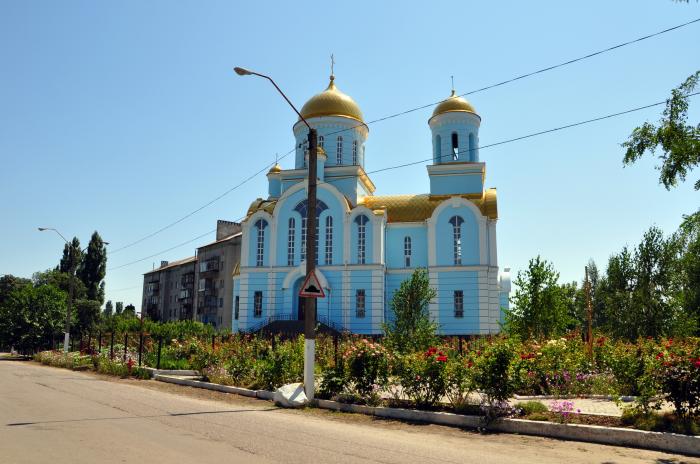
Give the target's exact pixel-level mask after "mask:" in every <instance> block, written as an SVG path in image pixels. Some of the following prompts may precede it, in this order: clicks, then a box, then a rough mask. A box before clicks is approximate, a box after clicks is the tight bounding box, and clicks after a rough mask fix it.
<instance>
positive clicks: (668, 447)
mask: <svg viewBox="0 0 700 464" xmlns="http://www.w3.org/2000/svg"><path fill="white" fill-rule="evenodd" d="M154 379H155V380H159V381H161V382H168V383H174V384H178V385H187V386H190V387H195V388H204V389H208V390H214V391H220V392H224V393H235V394H237V395H242V396H247V397H251V398H261V399H265V400H272V399H273V396H274V393H273V392H270V391H265V390H248V389H247V388H240V387H230V386H227V385H219V384H214V383H209V382H202V381H199V380H191V379H183V378H180V377H173V376H168V375H160V374H159V375H156V376H155V377H154ZM314 404H315V405H316V406H317V407H319V408H321V409H330V410H333V411H342V412H352V413H357V414H366V415H370V416H378V417H385V418H388V419H397V420H407V421H414V422H426V423H430V424H439V425H449V426H456V427H466V428H482V427H483V428H486V429H488V430H492V431H496V432H504V433H517V434H522V435H534V436H538V437H549V438H558V439H561V440H572V441H583V442H589V443H599V444H604V445H613V446H629V447H633V448H643V449H651V450H656V451H665V452H668V453H680V454H685V455H689V456H700V436H690V435H680V434H675V433H664V432H646V431H644V430H636V429H624V428H618V427H602V426H598V425H579V424H556V423H553V422H541V421H531V420H525V419H498V420H496V421H494V422H492V423H491V424H488V425H486V424H485V422H484V419H483V417H481V416H465V415H462V414H454V413H449V412H433V411H419V410H415V409H401V408H384V407H373V406H362V405H357V404H346V403H339V402H337V401H330V400H314Z"/></svg>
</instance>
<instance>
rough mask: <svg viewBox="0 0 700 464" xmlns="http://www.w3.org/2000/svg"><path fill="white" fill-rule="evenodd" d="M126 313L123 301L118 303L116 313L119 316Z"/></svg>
mask: <svg viewBox="0 0 700 464" xmlns="http://www.w3.org/2000/svg"><path fill="white" fill-rule="evenodd" d="M122 311H124V303H122V302H121V301H117V304H116V306H115V307H114V313H115V314H116V315H117V316H118V315H120V314H121V313H122Z"/></svg>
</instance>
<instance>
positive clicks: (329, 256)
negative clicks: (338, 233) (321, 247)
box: [325, 215, 333, 266]
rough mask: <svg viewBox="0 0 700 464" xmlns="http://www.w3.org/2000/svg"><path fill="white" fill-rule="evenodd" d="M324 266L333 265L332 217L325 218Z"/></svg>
mask: <svg viewBox="0 0 700 464" xmlns="http://www.w3.org/2000/svg"><path fill="white" fill-rule="evenodd" d="M325 264H326V265H327V266H330V265H331V264H333V216H330V215H329V216H326V259H325Z"/></svg>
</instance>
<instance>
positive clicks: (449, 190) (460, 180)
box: [430, 174, 484, 195]
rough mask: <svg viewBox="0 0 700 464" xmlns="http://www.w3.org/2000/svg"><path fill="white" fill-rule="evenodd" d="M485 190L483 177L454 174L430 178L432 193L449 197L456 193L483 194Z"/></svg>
mask: <svg viewBox="0 0 700 464" xmlns="http://www.w3.org/2000/svg"><path fill="white" fill-rule="evenodd" d="M483 189H484V183H483V182H482V178H481V175H480V174H479V175H474V174H462V175H459V174H452V175H432V176H430V193H431V194H433V195H449V194H454V193H481V192H482V190H483Z"/></svg>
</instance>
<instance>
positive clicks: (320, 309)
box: [316, 266, 344, 326]
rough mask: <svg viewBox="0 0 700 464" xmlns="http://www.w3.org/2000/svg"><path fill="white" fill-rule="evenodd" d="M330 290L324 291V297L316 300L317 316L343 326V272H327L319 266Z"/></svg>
mask: <svg viewBox="0 0 700 464" xmlns="http://www.w3.org/2000/svg"><path fill="white" fill-rule="evenodd" d="M320 270H321V272H323V275H324V277H325V278H326V280H327V281H328V286H329V287H330V289H326V290H324V291H325V292H326V297H325V298H321V299H319V300H317V302H316V312H317V314H318V315H319V316H322V317H325V318H328V319H329V320H330V321H332V322H335V323H336V324H339V325H340V326H343V325H344V324H343V272H342V271H338V270H327V269H323V266H320Z"/></svg>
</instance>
